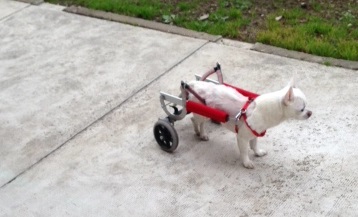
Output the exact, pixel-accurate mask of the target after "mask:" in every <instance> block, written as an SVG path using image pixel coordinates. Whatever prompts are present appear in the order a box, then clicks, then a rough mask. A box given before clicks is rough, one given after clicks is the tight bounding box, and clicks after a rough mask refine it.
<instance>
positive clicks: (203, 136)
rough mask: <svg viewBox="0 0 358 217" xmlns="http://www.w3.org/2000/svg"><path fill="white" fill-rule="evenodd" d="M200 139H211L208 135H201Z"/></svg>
mask: <svg viewBox="0 0 358 217" xmlns="http://www.w3.org/2000/svg"><path fill="white" fill-rule="evenodd" d="M200 139H201V140H202V141H209V137H208V136H207V135H202V136H200Z"/></svg>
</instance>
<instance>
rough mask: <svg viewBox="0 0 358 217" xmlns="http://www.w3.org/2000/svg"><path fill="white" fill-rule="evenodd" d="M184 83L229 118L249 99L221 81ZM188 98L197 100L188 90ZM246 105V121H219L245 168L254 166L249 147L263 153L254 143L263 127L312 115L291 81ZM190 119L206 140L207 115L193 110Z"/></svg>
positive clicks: (257, 152)
mask: <svg viewBox="0 0 358 217" xmlns="http://www.w3.org/2000/svg"><path fill="white" fill-rule="evenodd" d="M188 84H189V86H190V87H191V89H192V90H194V91H195V92H196V93H197V94H198V95H199V96H201V97H202V98H203V99H204V100H205V103H206V105H207V106H209V107H212V108H216V109H220V110H222V111H225V112H226V113H228V114H229V116H230V117H231V118H235V116H236V115H237V114H238V113H239V112H240V110H241V109H242V108H243V107H244V106H245V104H246V103H247V102H248V100H249V99H248V98H247V97H245V96H243V95H241V94H240V93H239V92H237V91H236V90H235V89H233V88H231V87H227V86H225V85H217V84H213V83H210V82H205V81H192V82H189V83H188ZM189 100H192V101H195V102H199V100H198V99H197V98H196V97H195V96H193V95H192V94H189ZM246 106H248V107H247V109H246V113H245V114H244V115H246V123H245V121H244V120H243V119H244V118H242V117H241V119H240V121H239V122H238V127H236V124H235V123H233V122H232V121H231V122H227V123H223V125H224V126H225V127H226V128H228V129H229V130H231V131H232V132H234V133H236V134H237V144H238V146H239V150H240V157H241V160H242V163H243V165H244V166H245V167H246V168H249V169H252V168H254V164H253V163H252V161H251V160H250V159H249V155H248V152H249V147H251V149H252V150H253V151H254V153H255V155H256V156H259V157H261V156H264V155H266V154H267V152H266V151H265V150H262V149H259V148H258V147H257V136H258V134H262V133H264V132H265V131H266V130H267V129H269V128H271V127H274V126H276V125H278V124H280V123H281V122H283V121H285V120H287V119H300V120H305V119H308V118H309V117H310V116H311V115H312V112H311V111H309V110H307V109H306V97H305V95H304V94H303V92H302V91H301V90H300V89H298V88H296V86H295V84H294V81H291V82H290V84H289V85H288V86H286V87H285V88H283V89H282V90H279V91H276V92H272V93H267V94H262V95H260V96H258V97H257V98H256V99H255V100H254V101H252V102H251V103H249V104H247V105H246ZM191 120H192V122H193V125H194V130H195V133H196V134H197V135H198V136H199V137H200V138H201V139H202V140H208V136H207V135H206V133H205V129H204V123H205V122H206V121H207V120H209V119H208V118H206V117H203V116H200V115H198V114H193V117H192V118H191ZM255 133H256V135H255ZM249 145H250V146H249Z"/></svg>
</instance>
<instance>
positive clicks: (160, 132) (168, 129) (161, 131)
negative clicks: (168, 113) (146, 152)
mask: <svg viewBox="0 0 358 217" xmlns="http://www.w3.org/2000/svg"><path fill="white" fill-rule="evenodd" d="M153 133H154V137H155V140H157V143H158V144H159V146H160V148H161V149H163V150H164V151H166V152H173V151H174V150H175V149H176V148H177V147H178V143H179V138H178V134H177V131H176V130H175V129H174V126H173V124H171V123H170V122H169V121H168V120H166V119H165V120H163V119H159V120H158V121H157V123H155V125H154V128H153Z"/></svg>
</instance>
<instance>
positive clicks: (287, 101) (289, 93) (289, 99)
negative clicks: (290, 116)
mask: <svg viewBox="0 0 358 217" xmlns="http://www.w3.org/2000/svg"><path fill="white" fill-rule="evenodd" d="M293 100H294V95H293V86H292V85H291V84H290V85H289V87H288V90H287V92H286V94H285V96H284V97H283V104H284V105H286V106H287V105H289V104H290V103H291V102H293Z"/></svg>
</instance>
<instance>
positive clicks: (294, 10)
mask: <svg viewBox="0 0 358 217" xmlns="http://www.w3.org/2000/svg"><path fill="white" fill-rule="evenodd" d="M342 1H344V0H342ZM346 1H348V0H346ZM48 2H50V3H59V4H62V5H80V6H83V7H87V8H92V9H95V10H102V11H107V12H113V13H118V14H124V15H128V16H133V17H139V18H143V19H147V20H154V21H157V22H163V23H167V24H171V25H177V26H181V27H184V28H188V29H192V30H196V31H201V32H207V33H209V34H214V35H222V36H223V37H226V38H232V39H239V40H244V41H248V42H256V41H258V42H261V43H264V44H270V45H274V46H278V47H282V48H286V49H290V50H296V51H301V52H306V53H310V54H314V55H319V56H326V57H333V58H339V59H346V60H353V61H358V17H357V16H358V13H357V11H358V4H353V5H350V4H349V3H348V5H346V4H345V3H343V2H342V3H340V6H341V7H338V6H337V5H332V4H323V3H321V2H322V0H307V1H306V2H308V3H309V4H310V9H309V10H308V9H302V8H301V7H297V1H296V0H285V1H284V0H267V1H266V0H182V1H179V0H48ZM289 5H291V6H290V7H289ZM292 5H293V6H292ZM345 5H346V6H345ZM337 8H338V9H339V10H338V9H337ZM262 11H264V12H266V14H261V13H263V12H262ZM327 14H328V15H329V16H326V15H327ZM332 14H333V15H332ZM337 14H339V19H337V17H336V15H337ZM203 15H208V17H207V18H206V19H202V20H201V19H199V18H200V17H202V16H203ZM279 16H282V18H281V19H280V20H276V18H277V17H279Z"/></svg>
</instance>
